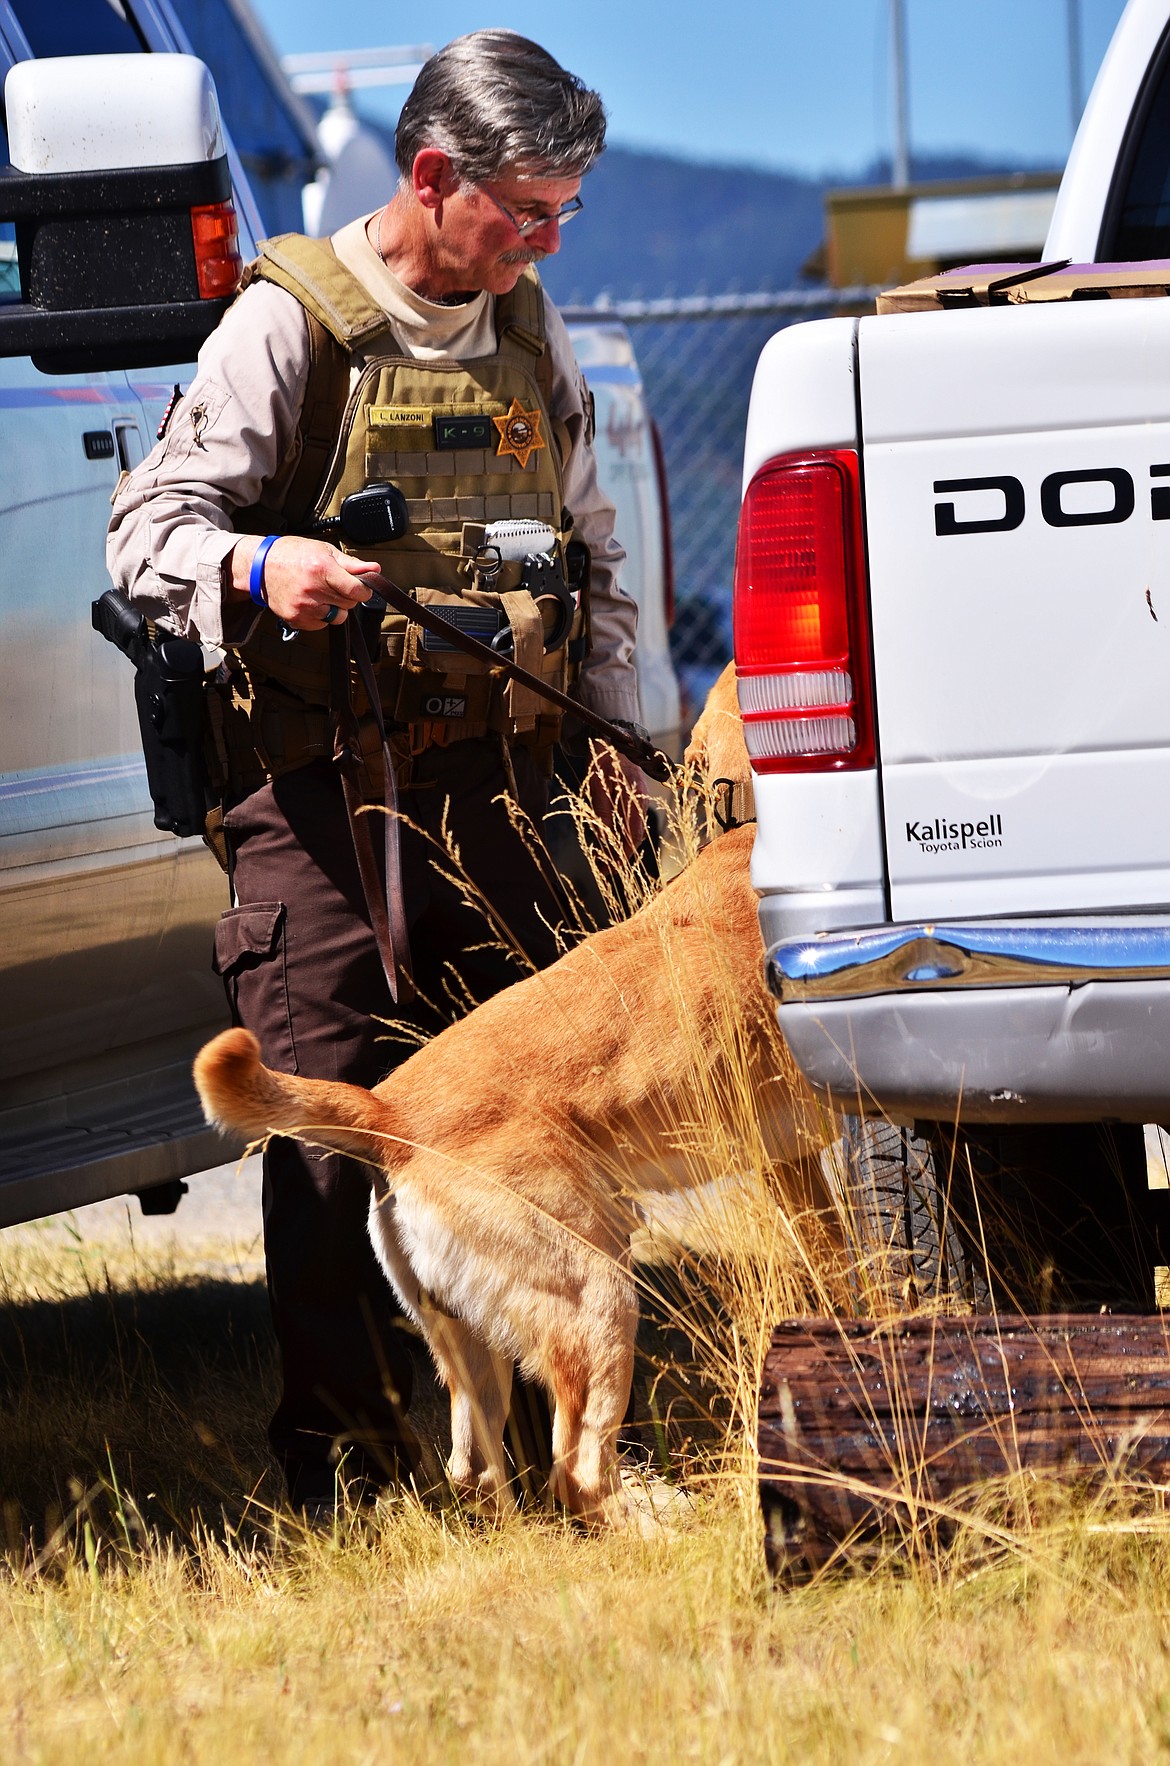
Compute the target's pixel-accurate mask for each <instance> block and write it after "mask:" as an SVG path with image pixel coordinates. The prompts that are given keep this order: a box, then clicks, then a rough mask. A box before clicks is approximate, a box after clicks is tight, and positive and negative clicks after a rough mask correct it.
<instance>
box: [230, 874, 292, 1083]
mask: <svg viewBox="0 0 1170 1766" xmlns="http://www.w3.org/2000/svg"><path fill="white" fill-rule="evenodd" d="M285 919H286V915H285V907H284V903H283V902H282V901H261V902H252V903H250V904H249V905H248V906H247V907H238V908H228V910H227V912H226V913H224V914H222V915H221V916H220V920H219V924H218V925H217V927H216V929H215V954H214V956H213V957H212V965H211V966H212V968H213V969H214V970H215V972H216V974H217V975H219V976H220V977H221V978H222V980H223V984H224V990H225V992H226V993H227V999H228V1005H229V1007H230V1008H231V1014H232V1022H233V1023H235V1024H242V1025H243V1026H244V1028H245V1030H250V1031H251V1032H252V1034H253V1036H256V1037H259V1039H260V1049H261V1054H262V1057H263V1060H264V1062H265V1064H266V1065H267V1066H269V1067H274V1068H275V1069H276V1070H277V1071H278V1072H280V1073H295V1072H297V1050H296V1040H295V1038H294V1036H293V1026H292V1009H291V1007H290V1005H289V997H288V964H287V955H286V951H285Z"/></svg>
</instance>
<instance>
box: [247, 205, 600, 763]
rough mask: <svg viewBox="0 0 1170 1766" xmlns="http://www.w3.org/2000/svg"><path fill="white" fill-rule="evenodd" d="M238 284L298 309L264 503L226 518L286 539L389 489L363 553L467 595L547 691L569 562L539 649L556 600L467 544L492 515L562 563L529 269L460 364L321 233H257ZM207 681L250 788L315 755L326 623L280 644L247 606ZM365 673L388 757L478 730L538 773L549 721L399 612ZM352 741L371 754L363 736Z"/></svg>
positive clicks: (566, 674) (328, 726)
mask: <svg viewBox="0 0 1170 1766" xmlns="http://www.w3.org/2000/svg"><path fill="white" fill-rule="evenodd" d="M257 279H262V280H265V281H270V282H275V283H276V284H277V285H278V286H279V287H281V288H284V289H287V290H288V292H289V293H291V294H293V295H295V297H296V298H297V300H298V301H300V303H301V305H302V306H303V307H304V309H305V313H306V316H307V321H308V328H309V346H310V367H309V376H308V384H307V390H306V395H305V401H304V405H303V408H302V416H301V421H300V427H299V430H298V434H297V437H296V440H295V442H294V446H293V448H292V449H291V451H290V454H289V456H288V458H287V459H286V460H285V461H284V462H283V463H282V466H281V468H280V470H279V472H278V473H277V474H276V476H275V478H274V479H273V480H272V481H271V482H270V484H269V485H268V487H267V488H266V492H265V500H264V502H263V504H260V505H256V506H255V507H252V508H249V509H244V510H240V511H239V512H238V513H237V516H236V527H237V529H238V530H239V531H241V532H249V533H282V532H290V533H295V532H298V531H304V530H305V528H306V525H311V523H312V522H313V521H318V520H321V519H327V518H329V517H331V516H334V515H336V514H337V512H338V510H339V509H340V507H341V504H342V502H343V500H344V499H345V497H346V496H348V495H349V494H350V493H351V492H352V491H355V490H360V489H361V488H363V487H364V486H365V485H367V484H370V483H374V482H379V481H384V480H390V481H392V482H393V483H395V484H397V485H398V487H399V489H400V490H401V491H402V493H403V495H404V496H405V498H406V502H407V510H408V513H409V516H410V528H409V531H408V532H407V533H406V534H405V535H404V536H403V537H402V538H401V539H398V540H395V541H393V542H391V543H389V544H387V545H384V546H379V547H373V548H367V547H363V548H362V556H363V557H366V558H369V559H373V560H376V561H377V563H378V564H379V565H380V566H381V568H382V570H383V572H384V574H385V575H386V576H387V577H389V578H390V579H391V580H392V581H393V582H395V583H397V584H398V585H399V586H400V587H402V588H406V589H408V590H410V591H411V593H413V594H414V595H415V597H416V598H417V599H418V600H419V601H425V602H429V603H432V604H434V603H438V604H440V605H441V606H442V605H447V606H457V605H458V606H467V605H469V604H471V605H478V606H480V607H482V608H483V609H485V610H488V611H487V612H486V616H485V623H486V625H487V626H489V627H490V626H491V624H492V623H493V620H494V619H497V618H498V619H499V621H500V624H501V625H502V624H503V623H504V622H505V621H506V623H507V624H508V625H509V626H510V627H511V644H512V646H513V648H514V655H515V660H516V661H517V662H518V663H519V664H520V665H521V666H522V667H524V668H526V669H528V670H529V671H530V672H531V673H533V674H535V675H537V676H538V677H540V678H541V679H543V680H546V681H548V682H549V683H550V684H551V685H553V686H555V687H559V688H561V689H562V690H564V689H565V688H566V687H567V686H568V685H569V684H570V683H571V682H572V680H573V679H574V678H575V677H576V674H577V672H578V670H579V666H580V662H581V660H582V658H583V656H584V654H585V651H586V648H587V642H588V590H587V578H588V571H587V570H586V571H585V573H584V574H585V579H586V582H585V585H584V586H583V587H582V588H581V590H580V594H579V597H578V602H577V608H576V613H575V616H574V618H573V621H572V624H571V627H570V629H569V631H568V633H567V635H566V636H565V637H564V638H563V641H561V642H560V643H559V647H558V648H556V649H555V650H552V651H550V652H549V653H547V654H546V652H545V648H544V645H545V639H546V633H547V634H549V635H550V636H551V635H554V634H555V633H556V631H557V630H558V629H559V628H561V627H563V625H564V618H563V605H562V607H560V608H558V607H557V606H556V605H555V604H554V601H553V599H552V598H549V597H544V596H540V595H537V596H536V597H534V595H533V594H532V593H529V592H527V591H526V590H524V589H522V588H521V586H520V579H521V572H522V568H523V567H522V565H521V564H520V563H518V562H511V563H503V564H501V563H500V562H499V560H498V557H496V555H495V554H493V553H492V552H490V551H486V552H485V549H484V529H485V526H487V525H488V524H490V523H492V522H495V521H501V520H530V521H541V522H545V523H547V524H548V526H549V527H551V528H552V529H553V531H554V533H555V535H556V542H555V555H556V558H557V561H558V563H559V566H560V569H561V570H562V571H565V569H566V561H565V547H566V546H567V544H568V541H569V539H570V537H571V520H572V518H571V516H570V515H569V514H568V511H567V510H565V508H564V498H563V491H562V462H563V458H564V456H565V454H566V453H567V445H568V444H567V434H566V431H565V429H564V425H563V424H560V423H558V422H556V421H555V420H554V419H553V417H552V414H551V410H550V403H551V396H550V395H551V384H552V370H551V364H550V362H549V358H548V353H547V347H546V342H545V328H544V297H543V293H542V290H541V287H540V282H539V279H538V278H537V276H536V273H535V271H534V270H532V269H528V270H526V271H525V273H524V275H523V276H522V277H521V278H520V280H519V282H518V283H517V285H516V287H515V289H514V290H513V291H512V292H511V293H510V294H508V295H501V296H498V297H497V299H496V303H495V322H496V333H497V349H496V353H495V354H494V355H490V356H483V357H480V358H478V359H477V360H472V361H465V362H458V361H454V360H451V361H448V360H445V359H440V360H434V361H426V362H422V361H416V360H415V359H414V358H413V357H410V356H407V355H405V354H403V353H402V351H401V349H400V347H399V346H398V344H397V342H396V340H395V338H394V336H393V333H392V331H391V328H390V321H389V320H388V318H387V316H386V314H385V313H384V312H383V311H382V309H381V308H380V307H379V306H378V305H377V304H376V302H375V301H374V300H373V299H372V298H371V296H370V295H369V294H368V293H367V291H366V289H365V288H364V287H363V286H362V284H361V283H360V282H359V281H358V279H357V278H356V277H355V276H354V275H353V274H352V273H351V272H350V271H349V270H347V269H346V267H345V266H344V265H343V264H342V263H341V262H340V260H339V259H338V257H337V255H336V253H335V252H334V250H333V248H332V246H331V245H330V243H329V241H328V240H323V239H309V238H305V237H302V236H300V235H297V234H286V235H284V236H283V237H281V238H278V239H273V240H268V241H266V242H265V243H264V244H263V245H262V246H261V255H260V257H259V259H258V260H257V261H256V262H255V263H253V264H252V265H250V266H249V268H248V270H247V271H246V272H245V280H244V286H247V285H248V283H249V282H251V281H254V280H257ZM330 538H331V539H332V538H333V536H332V535H331V536H330ZM335 543H337V544H338V545H339V547H340V548H341V549H342V550H351V549H352V548H347V547H346V546H345V543H344V541H341V540H337V541H336V542H335ZM460 617H461V618H462V617H464V616H462V615H461V616H460ZM224 672H225V674H226V676H227V677H228V678H227V680H226V681H225V682H224V683H223V687H222V690H221V692H220V694H219V704H218V707H215V706H213V719H212V721H213V728H214V729H215V733H216V737H217V747H218V748H219V751H220V759H221V762H222V763H223V766H224V770H225V771H226V772H227V774H228V779H229V783H230V784H231V785H232V786H233V787H235V788H236V789H239V788H240V787H243V788H247V789H251V788H252V787H253V786H254V785H255V784H258V783H261V782H263V780H264V779H265V778H274V777H276V776H277V775H278V774H280V773H282V772H287V771H289V770H291V769H292V768H293V767H296V766H303V765H304V764H305V763H306V762H307V761H309V760H311V759H313V758H314V757H315V756H317V755H320V754H328V753H331V752H332V744H333V720H332V717H331V715H330V668H329V633H328V632H327V631H322V632H299V633H298V634H297V635H296V637H295V639H294V640H292V641H286V640H285V638H284V636H283V631H282V628H281V626H280V624H279V622H278V621H277V620H276V619H275V618H274V617H272V616H271V615H268V614H265V615H263V616H262V617H261V618H260V619H259V620H257V621H256V624H255V629H254V631H253V632H252V634H251V636H250V637H249V638H248V639H247V640H246V641H245V642H243V643H241V644H239V645H237V646H234V647H232V648H231V649H229V651H228V666H227V669H226V670H225V671H224ZM375 673H376V677H377V680H378V685H379V689H380V695H381V700H382V708H383V712H384V715H385V717H386V719H387V721H388V722H392V723H393V724H394V725H395V726H397V729H398V731H399V732H400V741H399V744H398V745H399V746H400V747H401V748H403V749H405V750H407V751H409V752H411V753H418V752H420V751H421V750H422V749H423V748H425V747H427V746H429V745H431V744H432V743H439V744H442V745H446V744H448V743H450V742H453V741H458V740H461V739H464V738H467V737H484V736H488V735H492V734H494V735H496V736H497V737H498V738H502V739H503V740H504V741H505V742H507V743H514V742H518V743H522V744H524V745H525V746H531V747H533V748H536V749H537V750H540V751H542V758H543V759H544V760H545V762H546V764H551V752H552V745H553V743H554V742H555V741H556V739H557V736H558V734H559V731H560V721H561V720H560V714H559V712H558V711H557V710H556V708H555V707H553V706H552V705H550V704H549V703H548V702H547V701H545V700H542V699H540V698H539V697H538V696H537V695H536V694H535V693H534V692H532V691H531V690H530V689H528V688H525V687H521V686H519V685H518V684H517V683H515V682H513V681H507V680H505V679H502V678H501V676H500V675H499V673H498V672H497V671H495V670H493V669H491V668H490V667H489V666H488V665H487V664H486V663H485V664H483V665H480V664H478V663H477V662H476V661H475V660H474V659H471V658H468V657H467V656H465V655H463V654H462V653H461V652H459V651H457V650H455V649H454V648H451V649H447V648H445V647H444V646H443V644H442V641H441V640H438V641H437V640H436V639H435V638H434V637H433V636H431V635H430V634H427V633H424V632H423V631H422V630H421V628H420V627H418V626H415V625H412V624H411V623H410V622H409V621H408V620H406V618H405V617H404V616H402V615H400V614H394V613H388V614H387V615H386V616H385V618H384V620H383V622H382V629H381V634H380V641H379V645H378V653H377V656H376V659H375ZM350 690H351V694H352V698H353V703H354V705H355V706H356V707H357V708H358V709H359V711H360V710H361V709H362V708H363V707H364V706H365V700H364V696H363V695H362V693H361V690H360V686H359V684H358V683H357V681H356V679H355V680H353V681H351V688H350ZM369 721H370V723H371V724H372V721H373V720H372V719H370V720H369ZM369 746H370V751H371V753H372V752H373V750H374V748H375V746H376V744H375V743H374V741H373V738H372V731H371V741H370V745H369Z"/></svg>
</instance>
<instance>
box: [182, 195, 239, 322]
mask: <svg viewBox="0 0 1170 1766" xmlns="http://www.w3.org/2000/svg"><path fill="white" fill-rule="evenodd" d="M191 234H192V237H193V238H194V241H195V270H196V274H197V275H198V277H199V298H200V300H219V299H221V298H222V297H223V296H225V295H228V294H234V293H235V291H236V286H237V284H238V283H239V280H240V272H241V270H242V269H243V267H244V265H243V260H242V259H241V257H240V247H239V227H238V224H237V222H236V211H235V208H234V207H233V205H232V204H231V203H230V202H213V203H209V204H208V205H207V206H206V207H205V208H193V209H192V210H191Z"/></svg>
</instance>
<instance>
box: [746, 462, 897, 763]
mask: <svg viewBox="0 0 1170 1766" xmlns="http://www.w3.org/2000/svg"><path fill="white" fill-rule="evenodd" d="M734 618H735V671H736V677H737V679H738V682H739V704H740V710H741V711H742V713H743V722H744V734H745V736H746V738H747V746H748V753H749V754H750V755H751V760H752V765H753V766H754V767H755V769H756V771H757V772H761V773H779V772H808V771H815V770H819V769H825V768H832V767H865V766H872V764H873V756H874V744H873V715H872V710H871V700H872V693H871V686H870V663H869V634H868V628H867V619H866V604H865V569H864V549H863V545H862V537H861V495H860V488H859V483H858V473H857V455H856V454H855V453H853V452H852V451H851V450H847V449H840V450H834V451H833V452H826V453H817V454H800V455H791V456H788V457H786V458H783V459H779V460H771V461H769V463H768V465H767V466H765V467H764V468H763V469H762V470H761V471H760V472H758V473H757V474H756V476H755V478H753V479H752V482H751V484H750V485H749V486H748V491H747V495H746V497H745V498H744V502H743V509H742V511H741V513H740V518H739V541H738V544H737V546H736V552H735V603H734Z"/></svg>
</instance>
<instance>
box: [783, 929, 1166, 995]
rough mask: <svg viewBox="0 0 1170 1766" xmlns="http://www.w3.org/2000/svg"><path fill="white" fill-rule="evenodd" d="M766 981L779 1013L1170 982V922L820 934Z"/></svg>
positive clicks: (793, 944)
mask: <svg viewBox="0 0 1170 1766" xmlns="http://www.w3.org/2000/svg"><path fill="white" fill-rule="evenodd" d="M767 975H768V986H769V987H770V989H771V991H772V993H773V994H774V995H775V996H776V998H777V999H778V1000H779V1001H780V1002H781V1004H782V1005H788V1004H791V1003H793V1002H796V1001H806V1002H808V1001H829V1000H850V999H863V998H865V997H866V996H871V995H874V994H891V993H893V994H898V993H911V992H913V993H921V992H924V991H929V992H934V991H941V990H945V989H954V988H975V987H1054V986H1055V987H1061V986H1063V987H1082V986H1084V985H1086V983H1088V982H1092V981H1170V916H1166V917H1162V918H1157V919H1155V918H1152V917H1150V916H1149V915H1143V916H1142V917H1141V918H1140V919H1139V918H1136V917H1132V916H1125V917H1122V916H1117V917H1116V918H1110V919H1108V920H1101V919H1097V920H1084V919H1082V920H1066V919H1063V918H1062V919H1060V920H996V921H994V922H991V921H986V922H980V921H973V922H970V923H967V924H953V925H952V924H938V925H934V924H924V925H907V926H888V927H882V928H880V929H878V930H874V931H865V932H824V933H818V934H816V935H815V936H813V937H811V938H810V937H804V938H791V939H785V940H784V941H783V942H781V943H780V944H777V945H774V946H773V948H772V949H771V950H770V951H769V952H768V957H767Z"/></svg>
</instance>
